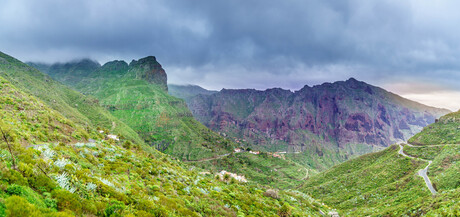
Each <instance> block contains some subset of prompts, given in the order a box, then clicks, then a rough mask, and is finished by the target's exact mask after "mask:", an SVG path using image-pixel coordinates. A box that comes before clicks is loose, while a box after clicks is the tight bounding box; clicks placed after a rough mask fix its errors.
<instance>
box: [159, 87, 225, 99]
mask: <svg viewBox="0 0 460 217" xmlns="http://www.w3.org/2000/svg"><path fill="white" fill-rule="evenodd" d="M217 92H218V91H213V90H206V89H204V88H202V87H200V86H197V85H190V84H189V85H177V84H168V93H169V94H170V95H171V96H175V97H177V98H180V99H184V100H188V99H190V98H192V97H194V96H197V95H200V94H203V95H211V94H214V93H217Z"/></svg>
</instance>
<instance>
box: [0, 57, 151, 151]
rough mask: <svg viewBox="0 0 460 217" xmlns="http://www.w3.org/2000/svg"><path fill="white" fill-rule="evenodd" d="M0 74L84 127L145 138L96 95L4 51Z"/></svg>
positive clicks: (134, 137) (138, 141)
mask: <svg viewBox="0 0 460 217" xmlns="http://www.w3.org/2000/svg"><path fill="white" fill-rule="evenodd" d="M0 76H2V77H3V78H4V79H6V80H8V81H9V82H11V83H12V84H13V85H15V86H16V87H18V88H20V89H21V90H23V91H25V92H27V93H28V94H31V95H33V96H35V97H36V98H38V99H40V100H42V101H43V102H44V103H45V104H46V105H48V106H49V107H51V108H52V109H54V110H56V111H58V112H59V113H61V114H62V115H63V116H65V117H66V118H68V119H70V120H72V121H73V122H75V123H76V124H78V125H80V127H82V128H86V127H88V126H92V127H96V126H98V127H100V128H105V129H108V130H110V131H111V132H113V133H116V134H122V135H124V136H125V137H126V138H129V139H131V140H133V141H135V142H136V143H139V144H142V143H143V140H142V139H141V138H140V137H139V136H138V135H137V133H136V132H134V131H133V130H132V129H131V128H130V127H129V126H127V125H126V124H124V123H123V122H121V121H120V120H118V119H117V118H115V117H114V116H112V115H111V114H110V113H109V112H107V111H106V110H105V109H104V108H102V107H101V106H99V104H98V100H97V99H95V98H91V97H87V96H84V95H83V94H80V93H78V92H76V91H74V90H71V89H70V88H68V87H66V86H64V85H62V84H61V83H59V82H56V81H55V80H53V79H52V78H50V77H49V76H48V75H46V74H44V73H42V72H40V71H38V70H37V69H35V68H32V67H30V66H27V65H26V64H24V63H22V62H20V61H19V60H17V59H15V58H13V57H11V56H8V55H6V54H4V53H1V52H0Z"/></svg>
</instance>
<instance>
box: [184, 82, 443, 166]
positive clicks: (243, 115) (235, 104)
mask: <svg viewBox="0 0 460 217" xmlns="http://www.w3.org/2000/svg"><path fill="white" fill-rule="evenodd" d="M187 104H188V106H189V108H190V110H191V111H192V113H193V115H194V117H195V118H196V119H197V120H198V121H200V122H202V123H203V124H205V125H206V126H208V127H209V128H210V129H212V130H215V131H218V132H221V133H225V134H226V135H228V136H229V137H233V138H234V139H235V140H238V141H240V142H241V143H243V144H245V145H249V146H251V147H252V148H253V149H262V150H269V151H287V152H302V153H303V154H305V155H307V158H309V159H320V158H323V157H321V156H322V155H327V156H328V157H324V158H327V159H333V160H332V161H329V162H319V163H316V164H319V165H316V166H318V167H319V168H325V167H328V166H331V165H333V164H335V163H337V162H341V161H344V160H346V159H347V158H348V157H350V156H353V155H360V154H364V153H368V152H372V151H375V150H379V149H382V148H384V147H387V146H388V145H389V144H392V143H394V142H397V141H406V140H407V139H409V138H410V137H411V136H412V135H414V134H415V133H416V132H418V131H419V130H421V129H422V127H424V126H426V125H428V124H430V123H433V122H434V121H435V119H436V118H438V117H439V116H441V115H443V114H446V113H447V112H448V111H447V110H444V109H437V108H433V107H428V106H424V105H422V104H419V103H416V102H413V101H410V100H407V99H404V98H402V97H399V96H397V95H395V94H392V93H389V92H387V91H385V90H383V89H381V88H378V87H374V86H371V85H368V84H366V83H364V82H360V81H357V80H355V79H349V80H347V81H345V82H335V83H325V84H322V85H318V86H314V87H308V86H305V87H304V88H302V89H301V90H299V91H296V92H291V91H289V90H283V89H279V88H275V89H268V90H265V91H257V90H251V89H246V90H226V89H224V90H222V91H220V92H219V93H216V94H212V95H198V96H196V97H193V98H191V99H189V100H188V101H187ZM315 155H316V156H315ZM316 161H320V160H316Z"/></svg>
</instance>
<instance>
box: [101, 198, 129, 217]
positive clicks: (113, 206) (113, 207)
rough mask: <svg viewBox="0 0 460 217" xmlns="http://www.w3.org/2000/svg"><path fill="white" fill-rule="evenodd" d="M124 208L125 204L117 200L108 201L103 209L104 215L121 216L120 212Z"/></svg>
mask: <svg viewBox="0 0 460 217" xmlns="http://www.w3.org/2000/svg"><path fill="white" fill-rule="evenodd" d="M124 208H125V204H123V203H122V202H120V201H117V200H112V201H110V203H109V204H108V205H107V208H106V209H105V211H104V214H105V216H107V217H109V216H113V217H115V216H116V217H118V216H120V217H121V216H122V215H121V213H122V212H123V210H124Z"/></svg>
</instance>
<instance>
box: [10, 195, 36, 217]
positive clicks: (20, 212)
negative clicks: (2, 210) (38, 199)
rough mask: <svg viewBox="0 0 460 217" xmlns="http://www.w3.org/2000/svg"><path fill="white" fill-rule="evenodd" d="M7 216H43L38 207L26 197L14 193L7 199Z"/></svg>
mask: <svg viewBox="0 0 460 217" xmlns="http://www.w3.org/2000/svg"><path fill="white" fill-rule="evenodd" d="M5 205H6V216H31V217H33V216H41V213H40V211H38V209H37V208H36V207H35V206H34V205H32V204H30V203H29V202H27V200H26V199H24V198H22V197H19V196H16V195H13V196H11V197H9V198H8V199H6V203H5Z"/></svg>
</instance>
